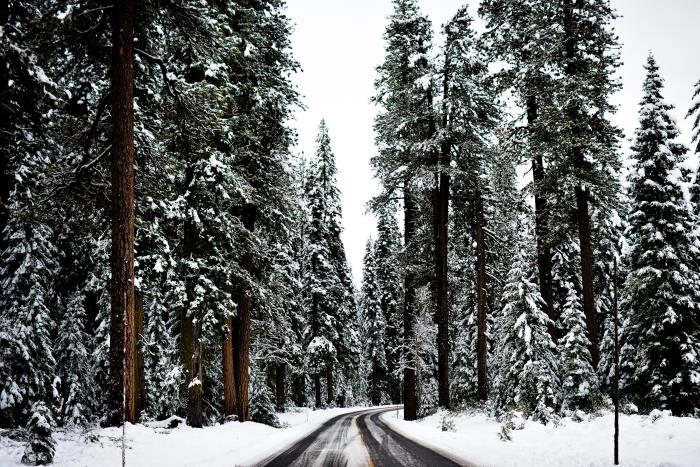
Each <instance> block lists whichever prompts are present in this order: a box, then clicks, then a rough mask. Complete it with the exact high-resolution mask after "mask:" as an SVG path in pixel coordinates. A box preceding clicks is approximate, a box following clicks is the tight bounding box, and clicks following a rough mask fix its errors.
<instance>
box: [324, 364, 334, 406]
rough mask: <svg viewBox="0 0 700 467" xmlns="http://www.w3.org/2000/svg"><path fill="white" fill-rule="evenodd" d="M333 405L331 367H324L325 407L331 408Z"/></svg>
mask: <svg viewBox="0 0 700 467" xmlns="http://www.w3.org/2000/svg"><path fill="white" fill-rule="evenodd" d="M334 403H335V395H334V394H333V365H332V364H330V365H328V366H327V367H326V405H328V406H329V407H332V406H333V405H334Z"/></svg>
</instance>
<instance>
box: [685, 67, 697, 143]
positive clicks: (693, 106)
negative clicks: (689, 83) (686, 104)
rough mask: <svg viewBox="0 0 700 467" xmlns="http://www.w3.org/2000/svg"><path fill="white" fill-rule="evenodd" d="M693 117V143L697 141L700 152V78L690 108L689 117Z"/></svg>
mask: <svg viewBox="0 0 700 467" xmlns="http://www.w3.org/2000/svg"><path fill="white" fill-rule="evenodd" d="M693 114H695V118H694V119H693V143H697V145H696V146H695V152H698V153H700V80H698V82H697V83H695V90H694V91H693V103H692V104H691V105H690V110H688V115H687V116H688V117H692V116H693Z"/></svg>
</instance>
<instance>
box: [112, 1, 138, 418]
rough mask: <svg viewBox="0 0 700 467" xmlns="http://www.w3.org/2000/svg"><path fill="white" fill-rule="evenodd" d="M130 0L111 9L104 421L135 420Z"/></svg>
mask: <svg viewBox="0 0 700 467" xmlns="http://www.w3.org/2000/svg"><path fill="white" fill-rule="evenodd" d="M135 14H136V7H135V2H134V0H115V2H114V8H113V11H112V19H113V30H112V254H111V269H112V283H111V324H110V348H109V367H110V378H111V384H110V394H109V415H108V419H107V422H108V423H109V424H111V425H116V424H119V423H120V422H121V419H122V414H123V418H124V419H125V420H126V421H128V422H132V423H135V422H137V421H138V414H137V410H136V399H137V394H136V356H135V352H134V349H135V348H136V343H135V336H134V330H135V320H134V209H135V208H134V152H135V149H134V47H133V42H134V20H135Z"/></svg>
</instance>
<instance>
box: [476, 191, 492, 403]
mask: <svg viewBox="0 0 700 467" xmlns="http://www.w3.org/2000/svg"><path fill="white" fill-rule="evenodd" d="M474 211H475V216H476V219H475V220H476V225H475V227H476V228H475V230H476V294H477V308H476V309H477V314H476V322H477V336H476V354H477V356H476V363H477V397H478V398H479V399H480V400H482V401H485V400H486V399H487V398H488V396H489V386H488V368H487V364H488V362H487V357H488V342H487V339H486V315H487V311H488V310H487V307H488V305H487V300H488V297H487V295H486V238H485V235H484V227H485V223H486V220H485V218H484V203H483V199H482V197H481V192H480V191H479V190H478V189H477V191H476V196H475V203H474Z"/></svg>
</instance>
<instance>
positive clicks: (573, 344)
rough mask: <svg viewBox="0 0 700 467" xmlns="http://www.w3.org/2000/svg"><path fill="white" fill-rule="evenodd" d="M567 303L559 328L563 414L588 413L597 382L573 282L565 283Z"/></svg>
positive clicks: (576, 290) (594, 396) (579, 293)
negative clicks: (568, 412)
mask: <svg viewBox="0 0 700 467" xmlns="http://www.w3.org/2000/svg"><path fill="white" fill-rule="evenodd" d="M564 285H565V287H566V289H567V294H566V301H565V302H564V306H563V307H562V310H561V315H560V318H559V323H558V324H559V328H560V329H561V332H562V333H563V336H562V337H561V338H560V339H559V343H558V344H559V352H558V360H559V371H560V380H561V396H560V398H559V400H560V401H561V404H562V410H563V411H568V410H576V409H584V410H585V409H590V408H591V407H592V406H593V402H594V401H595V399H596V396H597V394H596V393H597V388H596V386H597V379H596V374H595V372H594V371H593V366H592V365H591V354H590V352H589V350H588V346H589V341H588V337H587V336H586V316H585V315H584V314H583V308H582V305H581V292H580V290H579V289H578V287H576V286H575V285H574V283H573V282H566V283H565V284H564Z"/></svg>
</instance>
